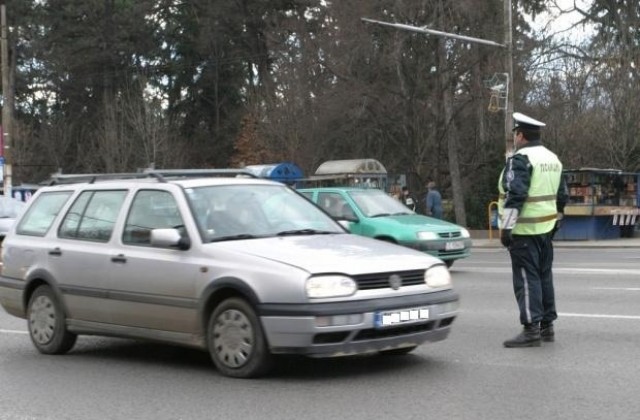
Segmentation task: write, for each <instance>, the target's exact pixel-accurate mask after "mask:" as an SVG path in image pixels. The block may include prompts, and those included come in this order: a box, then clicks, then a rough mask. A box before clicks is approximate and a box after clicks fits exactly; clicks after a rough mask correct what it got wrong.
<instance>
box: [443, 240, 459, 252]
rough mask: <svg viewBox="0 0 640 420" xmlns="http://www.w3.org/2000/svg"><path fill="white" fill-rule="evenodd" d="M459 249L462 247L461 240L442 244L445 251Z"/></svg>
mask: <svg viewBox="0 0 640 420" xmlns="http://www.w3.org/2000/svg"><path fill="white" fill-rule="evenodd" d="M460 249H464V242H462V241H458V242H447V243H445V244H444V250H445V251H457V250H460Z"/></svg>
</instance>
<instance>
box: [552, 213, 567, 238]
mask: <svg viewBox="0 0 640 420" xmlns="http://www.w3.org/2000/svg"><path fill="white" fill-rule="evenodd" d="M563 216H564V215H563V214H562V213H558V218H557V219H556V224H555V225H553V230H552V231H551V239H553V237H554V236H556V233H557V232H558V231H559V230H560V228H561V227H562V218H563Z"/></svg>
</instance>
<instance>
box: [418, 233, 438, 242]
mask: <svg viewBox="0 0 640 420" xmlns="http://www.w3.org/2000/svg"><path fill="white" fill-rule="evenodd" d="M416 236H417V237H418V239H420V240H421V241H433V240H435V239H438V234H437V233H435V232H426V231H422V232H417V233H416Z"/></svg>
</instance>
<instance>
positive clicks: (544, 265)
mask: <svg viewBox="0 0 640 420" xmlns="http://www.w3.org/2000/svg"><path fill="white" fill-rule="evenodd" d="M552 236H553V234H552V233H551V232H549V233H545V234H542V235H513V242H512V243H511V246H510V247H509V254H510V255H511V268H512V271H513V291H514V294H515V296H516V301H517V302H518V308H519V309H520V323H521V324H523V325H525V324H536V323H539V322H542V323H546V324H550V323H552V322H553V321H554V320H555V319H556V318H558V314H557V313H556V304H555V294H554V290H553V274H552V272H551V266H552V264H553V243H552Z"/></svg>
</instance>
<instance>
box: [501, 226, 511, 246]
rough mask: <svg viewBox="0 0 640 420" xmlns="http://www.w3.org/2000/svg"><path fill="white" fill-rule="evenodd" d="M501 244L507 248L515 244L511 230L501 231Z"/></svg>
mask: <svg viewBox="0 0 640 420" xmlns="http://www.w3.org/2000/svg"><path fill="white" fill-rule="evenodd" d="M500 242H502V245H503V246H504V247H506V248H509V247H510V246H511V243H512V242H513V236H511V229H502V231H500Z"/></svg>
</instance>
